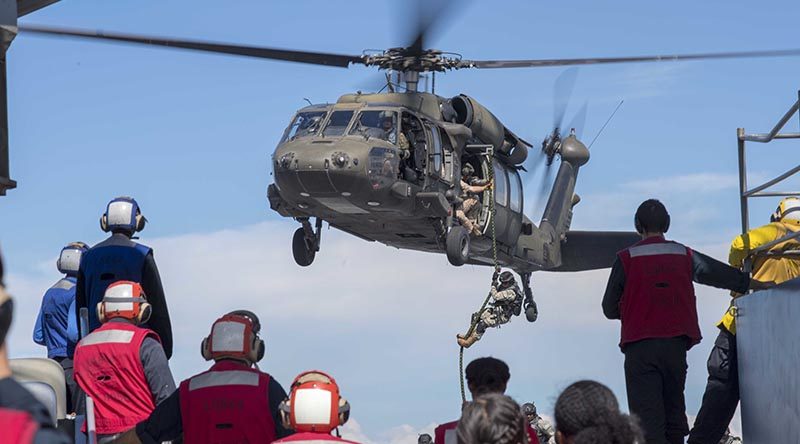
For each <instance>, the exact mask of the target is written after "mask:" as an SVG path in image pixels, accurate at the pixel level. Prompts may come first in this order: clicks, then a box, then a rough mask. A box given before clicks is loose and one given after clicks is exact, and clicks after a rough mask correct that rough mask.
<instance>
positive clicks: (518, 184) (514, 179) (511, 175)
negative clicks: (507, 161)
mask: <svg viewBox="0 0 800 444" xmlns="http://www.w3.org/2000/svg"><path fill="white" fill-rule="evenodd" d="M508 181H509V182H510V183H509V185H511V193H510V198H511V205H510V208H511V211H514V212H516V213H521V212H522V179H520V177H519V173H518V172H517V171H516V170H509V171H508Z"/></svg>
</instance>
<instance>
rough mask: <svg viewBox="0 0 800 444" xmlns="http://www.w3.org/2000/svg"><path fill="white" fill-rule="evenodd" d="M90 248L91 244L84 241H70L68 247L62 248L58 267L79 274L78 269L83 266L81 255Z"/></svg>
mask: <svg viewBox="0 0 800 444" xmlns="http://www.w3.org/2000/svg"><path fill="white" fill-rule="evenodd" d="M87 250H89V246H88V245H86V244H85V243H83V242H70V243H69V244H67V246H66V247H64V248H62V249H61V254H59V255H58V260H57V261H56V267H57V268H58V271H60V272H62V273H64V274H69V275H75V274H78V269H79V268H80V266H81V257H82V256H83V253H86V251H87Z"/></svg>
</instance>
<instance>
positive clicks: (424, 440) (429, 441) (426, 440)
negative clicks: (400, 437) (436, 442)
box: [417, 433, 433, 444]
mask: <svg viewBox="0 0 800 444" xmlns="http://www.w3.org/2000/svg"><path fill="white" fill-rule="evenodd" d="M417 444H433V438H431V435H428V434H427V433H423V434H422V435H419V438H417Z"/></svg>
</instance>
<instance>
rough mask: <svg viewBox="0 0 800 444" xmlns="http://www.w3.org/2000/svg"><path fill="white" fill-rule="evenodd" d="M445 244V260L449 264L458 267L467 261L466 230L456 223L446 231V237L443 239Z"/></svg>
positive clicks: (467, 235)
mask: <svg viewBox="0 0 800 444" xmlns="http://www.w3.org/2000/svg"><path fill="white" fill-rule="evenodd" d="M445 243H446V246H447V260H448V261H450V263H451V264H453V265H455V266H456V267H459V266H461V265H464V264H465V263H467V259H469V233H467V230H466V229H465V228H464V227H462V226H460V225H458V226H455V227H453V228H451V229H450V231H448V232H447V239H446V241H445Z"/></svg>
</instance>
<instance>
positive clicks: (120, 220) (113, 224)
mask: <svg viewBox="0 0 800 444" xmlns="http://www.w3.org/2000/svg"><path fill="white" fill-rule="evenodd" d="M145 224H147V219H146V218H145V217H144V216H142V210H141V208H139V204H138V203H136V199H134V198H132V197H127V196H120V197H117V198H114V199H113V200H112V201H111V202H109V203H108V205H107V206H106V212H105V213H103V215H102V216H101V217H100V229H102V230H103V231H105V232H106V233H108V232H109V231H115V230H125V231H130V232H137V231H142V230H144V226H145Z"/></svg>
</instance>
